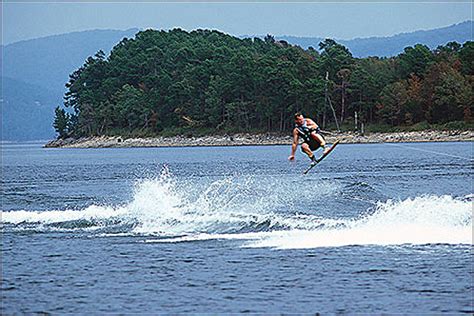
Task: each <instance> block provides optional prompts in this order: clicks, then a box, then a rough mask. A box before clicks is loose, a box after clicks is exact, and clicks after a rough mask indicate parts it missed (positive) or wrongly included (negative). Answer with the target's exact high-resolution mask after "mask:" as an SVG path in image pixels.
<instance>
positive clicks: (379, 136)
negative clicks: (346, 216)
mask: <svg viewBox="0 0 474 316" xmlns="http://www.w3.org/2000/svg"><path fill="white" fill-rule="evenodd" d="M336 139H339V140H340V142H341V143H345V144H361V143H362V144H364V143H400V142H451V141H474V131H421V132H398V133H371V134H366V135H359V134H355V133H341V134H332V135H328V136H326V140H327V141H328V142H329V143H332V142H334V141H335V140H336ZM291 141H292V139H291V136H290V135H274V134H235V135H224V136H215V135H214V136H202V137H185V136H173V137H152V138H122V137H118V136H116V137H111V136H100V137H86V138H79V139H72V138H68V139H60V140H53V141H50V142H48V143H47V144H45V145H44V147H47V148H129V147H189V146H258V145H290V144H291Z"/></svg>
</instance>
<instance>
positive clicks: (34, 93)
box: [0, 77, 62, 140]
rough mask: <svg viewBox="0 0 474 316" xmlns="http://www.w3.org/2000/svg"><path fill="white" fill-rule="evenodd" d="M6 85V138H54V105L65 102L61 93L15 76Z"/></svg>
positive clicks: (2, 112) (4, 80)
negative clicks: (17, 78) (16, 78)
mask: <svg viewBox="0 0 474 316" xmlns="http://www.w3.org/2000/svg"><path fill="white" fill-rule="evenodd" d="M1 80H2V84H3V90H2V94H1V95H0V98H1V99H2V104H1V105H2V106H1V109H0V115H1V117H2V132H3V133H2V138H1V139H2V140H38V139H51V138H53V137H54V135H55V132H54V129H53V127H52V122H53V117H54V108H55V107H56V106H58V105H60V104H61V103H62V97H61V95H58V93H56V92H54V91H51V90H48V89H46V88H44V87H40V86H37V85H32V84H29V83H26V82H22V81H19V80H15V79H11V78H5V77H3V78H1Z"/></svg>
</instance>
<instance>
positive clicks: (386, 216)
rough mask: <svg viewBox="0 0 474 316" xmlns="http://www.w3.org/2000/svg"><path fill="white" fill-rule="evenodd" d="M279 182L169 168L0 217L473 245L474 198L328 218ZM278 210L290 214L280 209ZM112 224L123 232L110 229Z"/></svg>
mask: <svg viewBox="0 0 474 316" xmlns="http://www.w3.org/2000/svg"><path fill="white" fill-rule="evenodd" d="M265 181H268V182H269V183H264V182H265ZM278 181H279V180H278V179H274V178H272V179H269V180H268V179H267V180H265V179H261V178H260V179H253V178H238V177H231V178H225V179H221V180H217V181H214V182H212V183H210V184H208V185H206V186H205V187H203V188H198V186H196V185H189V183H185V184H186V185H184V186H181V187H179V186H178V185H177V183H176V181H175V179H174V178H173V177H171V176H170V175H169V173H168V172H167V170H166V169H165V170H164V172H163V173H162V175H161V176H160V177H158V178H156V179H147V180H143V181H139V182H138V183H137V184H136V185H135V188H134V190H135V192H134V195H133V196H134V197H133V200H132V201H130V202H129V203H126V204H123V205H118V206H102V205H91V206H89V207H87V208H85V209H82V210H63V211H60V210H51V211H44V212H34V211H6V212H2V214H1V215H2V225H10V226H13V227H14V228H17V229H28V228H31V227H33V228H34V229H48V228H51V227H54V229H55V230H56V229H65V230H70V229H78V230H81V229H87V230H88V231H90V230H91V229H99V230H100V229H102V228H104V229H105V230H104V232H105V233H106V234H108V235H110V234H113V235H137V234H138V235H145V236H156V237H155V238H154V239H148V240H147V241H148V242H186V241H198V240H209V239H242V240H245V242H244V246H247V247H275V248H312V247H333V246H345V245H396V244H430V243H450V244H472V209H473V204H472V199H471V198H467V199H457V198H453V197H451V196H420V197H415V198H409V199H406V200H401V201H393V200H389V201H386V202H378V203H377V204H376V206H375V207H374V208H371V209H369V210H367V212H365V214H363V215H361V216H359V217H357V218H353V219H347V218H323V217H320V216H316V215H311V214H308V213H305V212H306V211H307V210H298V209H296V208H295V206H294V202H295V201H296V200H297V199H301V198H302V196H301V195H295V194H294V185H295V184H294V183H287V182H288V181H283V180H282V181H280V182H278ZM311 190H318V191H317V192H316V193H319V196H324V197H325V198H329V197H330V196H331V195H334V194H337V193H338V192H339V187H338V186H337V185H330V184H329V185H328V184H325V185H320V186H318V187H317V188H311ZM311 190H308V191H309V192H311V193H312V194H314V192H312V191H311ZM316 195H318V194H316ZM312 196H314V195H312ZM303 198H304V196H303ZM347 207H350V203H349V204H348V206H347ZM281 209H285V212H280V211H277V210H281ZM113 227H119V228H120V229H110V228H113ZM163 237H167V238H163Z"/></svg>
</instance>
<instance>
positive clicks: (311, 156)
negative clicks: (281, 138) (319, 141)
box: [301, 143, 316, 161]
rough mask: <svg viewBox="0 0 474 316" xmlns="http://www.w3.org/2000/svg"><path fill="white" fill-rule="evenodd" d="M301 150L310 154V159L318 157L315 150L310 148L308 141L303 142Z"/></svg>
mask: <svg viewBox="0 0 474 316" xmlns="http://www.w3.org/2000/svg"><path fill="white" fill-rule="evenodd" d="M301 150H302V151H303V152H304V153H305V154H306V155H308V157H309V159H311V160H312V161H314V160H315V159H316V158H315V157H314V154H313V152H312V151H311V149H310V148H309V145H308V144H307V143H303V144H301Z"/></svg>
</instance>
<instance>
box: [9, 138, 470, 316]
mask: <svg viewBox="0 0 474 316" xmlns="http://www.w3.org/2000/svg"><path fill="white" fill-rule="evenodd" d="M1 149H2V158H3V162H2V171H3V178H2V229H3V238H2V261H3V271H2V276H3V278H2V301H3V307H2V313H8V314H11V313H30V312H53V313H54V312H56V313H66V312H70V313H81V314H88V313H90V312H95V313H101V312H103V313H104V312H110V313H117V312H138V313H140V312H141V313H143V312H167V313H186V312H191V313H200V312H220V313H227V312H235V313H237V312H252V313H259V312H262V313H275V312H282V313H302V312H312V313H313V312H347V313H360V312H366V313H367V312H394V313H396V312H398V313H407V312H410V313H434V312H450V313H472V312H473V311H474V306H473V297H472V291H473V277H474V275H473V270H472V269H473V268H472V260H473V252H472V250H473V248H472V217H473V214H472V208H473V202H472V201H473V187H472V162H473V143H423V144H408V143H407V144H373V145H339V146H338V148H337V149H336V150H335V151H334V152H333V153H332V154H331V155H330V156H329V157H328V158H327V159H326V160H324V161H323V162H322V163H321V164H320V165H319V166H317V167H316V168H314V169H313V170H312V172H311V173H310V174H308V175H306V176H303V175H301V173H302V171H303V170H304V169H305V167H306V166H307V164H308V161H307V159H305V157H303V155H302V154H299V156H298V157H297V162H296V163H290V162H288V161H287V157H288V155H289V150H290V147H289V146H267V147H230V148H219V147H216V148H148V149H146V148H135V149H43V148H41V145H40V144H3V145H2V148H1Z"/></svg>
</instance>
